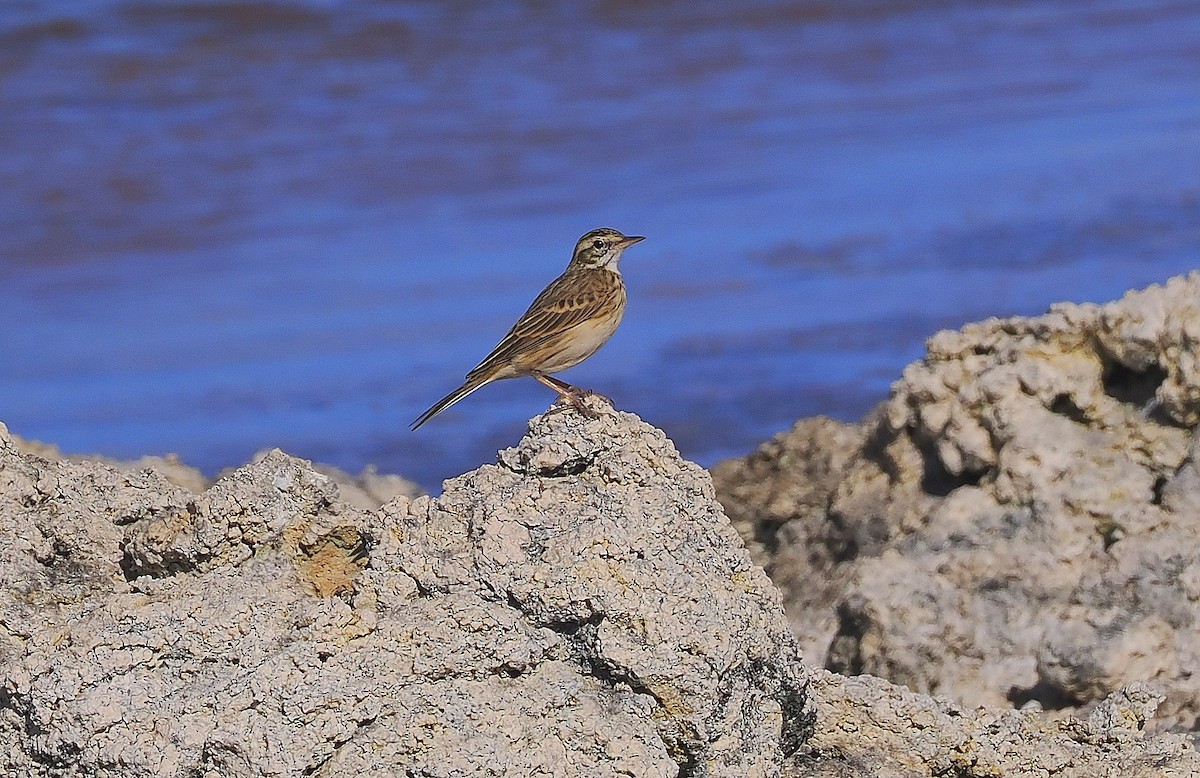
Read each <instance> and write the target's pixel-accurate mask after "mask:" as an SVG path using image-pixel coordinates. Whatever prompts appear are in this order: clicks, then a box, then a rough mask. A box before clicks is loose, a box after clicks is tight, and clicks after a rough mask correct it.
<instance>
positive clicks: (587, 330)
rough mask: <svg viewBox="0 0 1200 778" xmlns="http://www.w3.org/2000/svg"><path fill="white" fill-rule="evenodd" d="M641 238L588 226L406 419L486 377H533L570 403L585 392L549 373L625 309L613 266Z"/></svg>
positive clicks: (585, 350)
mask: <svg viewBox="0 0 1200 778" xmlns="http://www.w3.org/2000/svg"><path fill="white" fill-rule="evenodd" d="M640 240H642V238H641V237H638V236H634V237H626V236H624V235H622V234H621V233H619V232H617V231H616V230H613V229H609V228H601V229H598V230H592V231H591V232H589V233H587V234H586V235H584V236H583V237H582V238H580V239H579V242H578V243H576V244H575V251H574V253H573V254H572V257H571V263H570V264H569V265H567V269H566V270H565V271H564V272H563V274H562V275H561V276H559V277H558V278H556V279H555V280H554V281H552V282H551V283H550V285H549V286H547V287H546V288H545V290H543V291H542V293H541V294H539V295H538V296H537V299H536V300H534V301H533V304H532V305H530V306H529V310H527V311H525V313H524V314H522V316H521V318H520V319H518V320H517V323H516V324H514V325H513V327H512V329H511V330H509V331H508V334H507V335H505V336H504V338H503V339H502V340H501V341H500V342H499V343H498V344H496V347H495V348H494V349H492V352H491V353H490V354H488V355H487V356H486V357H484V359H483V361H482V362H480V363H479V364H478V365H477V366H476V367H475V368H474V369H472V370H471V372H469V373H467V380H466V381H465V382H464V383H463V385H462V386H460V387H458V388H457V389H455V390H454V391H453V392H451V393H450V394H448V395H446V396H445V397H443V398H442V399H441V400H439V401H438V402H436V403H434V405H433V406H432V407H431V408H429V410H427V411H425V412H424V413H422V414H421V415H420V416H418V417H417V419H416V420H415V421H414V422H413V423H412V428H413V429H414V430H415V429H417V428H418V427H420V426H421V425H422V424H424V423H425V422H427V421H429V420H430V419H432V418H433V417H434V416H436V415H438V414H439V413H441V412H442V411H444V410H446V409H447V408H449V407H450V406H451V405H454V404H455V403H456V402H458V401H459V400H461V399H463V398H464V397H466V396H467V395H469V394H471V393H472V392H474V391H475V390H476V389H479V388H480V387H482V386H485V385H487V384H489V383H491V382H492V381H499V380H501V379H504V378H516V377H517V376H526V375H527V376H533V377H534V378H536V379H537V380H539V381H541V382H542V383H543V384H545V385H546V386H548V387H550V388H551V389H553V390H554V391H555V392H558V394H559V398H560V399H563V400H566V401H568V402H570V403H572V404H573V405H575V406H576V407H581V406H580V405H579V401H580V398H581V397H582V396H583V395H584V394H585V393H584V392H582V391H581V390H579V389H577V388H576V387H574V386H571V385H570V384H568V383H564V382H562V381H559V380H557V379H554V378H551V377H550V375H551V374H552V373H557V372H559V371H560V370H566V369H567V368H569V367H574V366H575V365H578V364H579V363H580V362H582V361H583V360H585V359H587V358H588V357H590V356H591V355H592V354H594V353H596V351H597V350H598V349H599V348H600V347H601V346H603V345H604V344H605V343H606V342H607V341H608V339H609V338H610V337H612V334H613V333H614V332H616V329H617V325H618V324H620V323H621V317H622V316H623V315H624V313H625V283H624V282H623V281H622V280H621V273H620V271H619V270H618V269H617V262H618V260H620V258H621V253H622V252H623V251H624V250H625V249H627V248H629V247H630V246H632V245H633V244H634V243H637V242H638V241H640Z"/></svg>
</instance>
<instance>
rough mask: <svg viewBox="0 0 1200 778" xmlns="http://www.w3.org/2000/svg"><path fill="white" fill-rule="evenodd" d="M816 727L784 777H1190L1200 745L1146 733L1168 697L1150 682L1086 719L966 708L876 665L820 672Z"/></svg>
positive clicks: (814, 689) (815, 684) (813, 689)
mask: <svg viewBox="0 0 1200 778" xmlns="http://www.w3.org/2000/svg"><path fill="white" fill-rule="evenodd" d="M809 688H810V696H811V699H812V701H813V704H814V706H815V708H816V712H817V729H816V732H815V734H814V735H813V737H812V738H811V739H810V740H808V741H807V742H806V743H805V744H804V746H803V747H802V748H801V750H800V751H799V752H798V753H797V754H796V755H795V756H794V757H793V759H792V760H790V761H789V763H788V765H787V768H786V769H785V771H784V775H785V776H786V778H918V777H919V778H928V777H929V776H942V775H954V776H970V777H971V778H984V777H985V776H1004V778H1044V777H1045V776H1056V778H1185V776H1192V775H1196V774H1198V772H1200V755H1198V754H1197V753H1196V752H1195V750H1193V747H1192V744H1191V741H1190V740H1189V739H1188V738H1187V737H1186V736H1184V735H1160V736H1158V737H1146V736H1145V733H1144V726H1145V724H1146V721H1147V719H1148V718H1149V717H1150V716H1151V715H1153V713H1154V710H1155V708H1156V707H1157V705H1158V704H1159V703H1160V702H1161V701H1162V699H1163V697H1162V695H1161V694H1159V693H1157V692H1155V691H1154V690H1153V689H1152V688H1150V687H1147V686H1146V685H1145V684H1133V685H1131V686H1129V687H1127V688H1125V689H1122V690H1120V691H1118V692H1117V693H1114V694H1113V695H1112V696H1111V697H1109V698H1108V699H1106V700H1105V701H1104V702H1103V703H1102V704H1101V705H1099V706H1098V707H1097V708H1096V710H1095V711H1094V712H1093V713H1092V715H1091V716H1089V717H1088V719H1087V720H1086V721H1078V720H1075V719H1064V720H1061V721H1051V720H1048V719H1046V718H1045V717H1043V716H1040V715H1038V713H1037V712H1035V711H1017V710H1011V709H1010V710H989V709H986V708H980V709H977V710H973V711H967V710H964V709H962V708H960V707H959V706H958V705H956V704H955V703H952V702H950V701H949V700H947V699H945V698H943V697H927V696H925V695H921V694H915V693H913V692H910V691H908V690H906V689H903V688H901V687H898V686H893V685H892V684H889V683H887V682H886V681H883V680H881V679H879V678H875V677H872V676H869V675H862V676H856V677H852V678H847V677H845V676H841V675H835V674H833V673H828V672H816V673H814V674H813V678H812V683H811V684H810V686H809Z"/></svg>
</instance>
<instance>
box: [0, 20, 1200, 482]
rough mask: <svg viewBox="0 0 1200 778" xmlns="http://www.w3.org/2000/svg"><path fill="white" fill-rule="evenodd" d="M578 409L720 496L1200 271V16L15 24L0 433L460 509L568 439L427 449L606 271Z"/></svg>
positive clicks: (535, 396) (509, 385)
mask: <svg viewBox="0 0 1200 778" xmlns="http://www.w3.org/2000/svg"><path fill="white" fill-rule="evenodd" d="M602 225H608V226H613V227H616V228H618V229H620V230H622V231H624V232H627V233H630V234H641V235H646V236H648V239H647V240H646V241H645V242H644V243H642V244H639V245H638V246H636V247H635V248H633V249H631V250H630V251H629V252H627V254H626V255H625V259H624V261H623V269H624V273H625V277H626V280H627V283H628V286H629V290H630V305H629V310H628V313H627V316H626V319H625V323H624V324H623V326H622V328H621V330H620V331H619V332H618V333H617V335H616V337H615V338H614V339H613V341H612V342H611V343H610V344H609V345H608V346H607V347H605V348H604V349H603V350H602V351H600V353H599V354H598V355H597V356H595V357H594V358H593V359H592V360H590V361H589V362H587V363H585V364H584V365H582V366H580V367H579V368H576V369H575V370H573V371H570V372H568V373H565V374H563V377H564V378H566V379H567V380H570V381H572V382H573V383H577V384H580V385H582V386H586V387H590V388H593V389H596V390H598V391H600V392H602V393H604V394H607V395H609V396H611V397H613V398H614V399H615V400H616V402H617V404H618V406H619V407H621V408H624V409H627V410H630V411H634V412H636V413H638V414H640V415H641V416H643V417H644V418H646V419H647V420H649V421H651V422H653V423H654V424H657V425H659V426H661V427H663V428H664V429H665V430H666V431H667V432H668V434H670V435H671V436H672V437H673V439H674V440H675V441H676V442H677V443H678V445H679V446H680V448H681V449H682V451H683V453H684V454H685V455H687V456H689V457H692V458H695V459H697V460H698V461H700V462H701V463H703V464H706V465H707V464H711V463H713V462H714V461H716V460H717V459H719V458H722V457H725V456H731V455H737V454H741V453H744V452H746V451H747V450H749V448H751V447H752V446H753V445H754V444H755V443H757V442H759V441H761V440H763V439H765V438H766V437H768V436H769V435H770V434H772V433H774V432H776V431H778V430H780V429H783V428H785V427H786V426H788V425H789V424H790V423H791V422H792V421H794V420H795V419H797V418H798V417H801V416H807V415H813V414H818V413H823V414H829V415H832V416H835V417H839V418H843V419H856V418H858V417H859V416H861V415H862V414H863V413H864V412H865V411H866V410H868V409H869V408H870V407H871V406H872V405H873V404H875V403H876V402H878V401H879V400H881V399H882V398H883V397H884V396H885V395H886V392H887V389H888V386H889V384H890V382H891V381H893V380H894V379H895V378H897V377H898V375H899V372H900V370H901V368H902V367H903V365H904V364H905V363H907V362H908V361H911V360H913V359H915V358H918V357H919V356H920V354H921V350H922V342H923V340H924V339H925V338H926V337H927V336H929V335H930V334H932V333H933V332H934V331H936V330H938V329H939V328H944V327H956V326H958V325H961V324H962V323H964V322H967V321H970V320H975V319H980V318H983V317H986V316H990V315H1000V316H1004V315H1013V314H1037V313H1040V312H1042V311H1044V310H1045V309H1046V307H1047V306H1048V305H1049V304H1050V303H1052V302H1054V301H1057V300H1076V301H1089V300H1090V301H1104V300H1108V299H1111V298H1114V297H1117V296H1119V295H1120V294H1121V293H1123V292H1124V291H1125V290H1127V289H1129V288H1131V287H1137V286H1141V285H1145V284H1147V283H1150V282H1154V281H1159V280H1164V279H1166V278H1167V277H1168V276H1170V275H1172V274H1175V273H1179V272H1183V271H1185V270H1187V269H1189V268H1191V267H1193V266H1195V265H1196V263H1197V260H1198V258H1200V251H1198V249H1200V3H1196V2H1168V1H1166V0H1162V1H1154V0H1148V1H1145V2H1139V1H1136V0H1100V1H1098V2H1032V1H1031V2H1021V1H1020V0H1008V1H1007V2H946V1H939V0H905V1H902V2H896V1H895V0H847V1H846V2H828V1H822V2H799V3H786V2H774V1H772V0H750V2H739V3H730V2H726V1H725V0H721V1H720V2H665V3H655V4H649V3H641V2H633V1H632V0H623V1H615V2H592V3H584V2H578V3H546V2H526V3H512V2H476V3H462V2H430V3H416V2H383V0H360V1H359V2H335V1H334V0H293V1H291V2H282V1H279V2H272V1H270V0H182V1H176V0H75V1H74V2H70V3H64V2H58V0H4V1H3V2H0V420H3V421H4V422H6V423H7V424H8V425H9V426H10V428H11V429H12V430H13V431H14V432H16V433H18V434H20V435H23V436H26V437H32V438H37V439H42V440H46V441H50V442H54V443H57V444H59V445H60V446H61V447H62V448H63V449H64V450H68V451H75V452H98V453H104V454H109V455H112V456H118V457H135V456H139V455H142V454H146V453H165V452H170V451H173V452H178V453H179V454H180V455H181V457H182V458H183V459H184V460H185V461H187V462H189V463H191V464H195V465H197V466H199V467H201V468H202V469H204V470H205V471H207V472H209V473H214V472H216V471H218V470H220V469H221V468H223V467H227V466H230V465H236V464H240V463H242V462H244V461H245V460H247V458H248V457H250V456H251V454H252V453H253V452H255V451H256V450H258V449H260V448H263V447H266V446H275V445H278V446H281V447H283V448H284V449H285V450H287V451H289V452H290V453H293V454H296V455H299V456H304V457H308V458H312V459H315V460H320V461H324V462H330V463H333V464H336V465H339V466H341V467H344V468H346V469H349V470H352V471H358V470H359V469H361V468H362V467H363V466H364V465H367V464H373V465H376V466H377V467H378V468H379V469H380V470H381V471H385V472H399V473H402V474H405V475H408V476H410V477H414V478H416V479H418V480H419V481H421V482H422V483H423V484H424V485H425V486H426V487H428V488H431V489H434V490H437V489H438V488H439V486H438V485H439V482H440V480H441V479H443V478H446V477H449V476H452V475H455V474H457V473H459V472H462V471H464V470H466V469H468V468H471V467H474V466H476V465H478V464H479V463H481V462H485V461H491V460H492V458H493V456H494V453H495V450H496V449H497V448H500V447H503V446H507V445H512V444H514V443H515V442H516V440H517V439H518V438H519V436H520V434H521V433H522V431H523V429H524V425H525V421H526V419H527V418H528V417H529V416H531V415H533V414H534V413H536V412H539V411H541V410H543V409H545V407H546V406H547V405H548V404H549V402H550V401H551V400H552V399H553V398H552V395H551V394H550V393H549V392H548V391H547V390H546V389H545V388H544V387H541V386H540V385H538V384H537V383H536V382H534V381H509V382H502V383H500V384H496V385H493V386H491V387H487V388H485V389H484V390H482V391H480V392H478V393H477V394H475V395H473V396H472V397H471V398H470V399H468V400H467V401H465V402H463V403H461V404H460V405H458V406H456V407H455V408H454V409H452V410H451V411H449V412H447V413H445V414H444V415H443V416H441V417H439V418H437V419H436V420H435V421H433V422H431V423H430V424H428V425H427V426H426V427H424V428H422V429H421V430H420V431H419V432H417V433H412V432H410V431H409V430H408V423H409V422H410V421H411V420H412V418H413V417H414V416H416V415H417V414H418V413H419V412H420V411H422V410H423V409H424V408H425V407H426V406H428V405H430V404H431V403H433V401H435V400H436V399H438V398H439V397H440V396H441V395H442V394H444V393H446V392H448V391H449V390H450V389H452V388H454V387H455V386H457V384H458V383H459V381H460V379H461V377H462V375H463V374H464V373H465V372H466V370H467V369H468V368H470V367H471V366H473V365H474V364H475V363H476V362H477V361H478V360H479V359H480V358H481V357H482V356H483V355H484V354H485V353H486V352H487V351H488V350H489V349H490V348H491V346H492V345H493V344H494V343H495V342H496V340H497V339H498V338H499V337H500V336H501V335H502V334H503V333H504V331H505V330H506V329H507V327H508V326H509V325H510V324H511V323H512V322H513V321H514V320H515V317H516V316H517V315H518V314H520V313H521V312H522V311H523V310H524V309H525V307H526V305H527V304H528V303H529V302H530V301H531V300H532V298H533V297H534V295H535V294H536V293H537V292H538V291H539V290H540V289H541V288H542V286H543V285H544V284H545V283H547V282H548V281H550V280H551V279H552V278H553V277H554V276H555V275H557V274H558V273H559V272H560V271H561V270H562V268H563V267H564V266H565V265H566V262H567V260H568V259H569V253H570V249H571V247H572V245H573V244H574V242H575V240H576V238H577V237H578V236H579V235H580V234H582V233H583V232H585V231H586V230H588V229H591V228H593V227H597V226H602Z"/></svg>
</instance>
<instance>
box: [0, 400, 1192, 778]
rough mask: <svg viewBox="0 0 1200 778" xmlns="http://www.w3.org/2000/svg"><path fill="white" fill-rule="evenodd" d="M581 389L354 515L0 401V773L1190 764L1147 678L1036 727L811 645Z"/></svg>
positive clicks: (670, 458)
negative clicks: (166, 462)
mask: <svg viewBox="0 0 1200 778" xmlns="http://www.w3.org/2000/svg"><path fill="white" fill-rule="evenodd" d="M591 403H592V405H591V407H592V410H594V411H595V412H596V417H595V418H586V417H584V416H581V415H579V414H577V413H573V412H551V413H548V414H546V415H544V416H541V417H539V418H536V419H534V420H533V421H532V422H531V423H530V432H529V435H527V436H526V437H525V438H524V439H523V440H522V441H521V442H520V443H519V444H518V445H517V446H515V447H513V448H510V449H507V450H505V451H502V452H500V455H499V457H498V462H497V464H495V465H486V466H484V467H481V468H479V469H478V470H475V471H473V472H471V473H467V474H465V475H463V476H461V477H459V478H456V479H452V480H451V481H448V482H447V483H446V485H445V491H444V493H443V495H442V496H441V497H438V498H431V497H419V498H416V499H409V498H408V497H405V496H398V497H396V498H394V499H393V500H391V501H390V502H388V503H387V504H385V505H384V506H382V507H381V508H380V509H378V510H364V509H362V508H359V507H356V506H354V505H350V504H348V503H346V502H345V501H344V500H343V499H342V497H341V495H340V493H339V487H338V484H337V483H336V482H335V481H334V479H331V478H330V477H329V476H327V475H325V474H323V473H321V472H319V471H318V470H317V469H315V468H314V467H313V466H312V465H310V464H309V463H308V462H305V461H303V460H299V459H295V458H292V457H289V456H288V455H286V454H284V453H283V452H280V451H271V452H268V453H267V454H266V455H264V456H263V457H262V458H260V459H259V460H258V461H256V462H254V463H252V464H249V465H247V466H245V467H243V468H239V469H238V470H236V471H233V472H232V473H229V474H227V475H226V476H225V477H223V478H221V479H220V480H218V481H217V483H215V484H213V485H212V486H211V487H209V488H208V489H207V490H205V491H203V492H202V493H200V494H195V493H192V492H190V491H188V490H185V489H181V488H179V487H176V486H174V485H173V484H171V483H170V482H169V481H167V480H166V478H165V477H164V476H163V475H162V474H161V473H158V472H156V471H153V470H147V471H142V472H137V473H124V472H120V471H118V470H115V469H113V468H111V467H109V466H107V465H104V464H102V463H97V462H73V461H65V460H59V461H47V460H45V459H43V458H40V457H38V456H34V455H30V454H26V453H23V452H21V451H18V450H17V449H16V447H15V446H14V445H13V444H12V441H11V438H9V436H8V435H7V431H6V430H4V428H3V426H2V425H0V775H6V776H7V775H13V776H23V777H24V776H29V777H30V778H51V777H54V778H58V777H59V776H75V775H86V776H95V777H96V778H133V776H139V777H141V776H167V777H174V776H180V777H182V776H187V777H188V778H192V777H194V776H203V777H204V778H218V777H220V778H227V777H232V778H238V777H240V776H301V775H310V776H317V777H318V778H343V777H346V778H350V777H353V778H358V776H363V775H406V776H414V777H424V778H433V777H434V776H439V777H442V776H445V777H447V778H449V777H457V776H476V775H484V776H514V777H515V776H521V777H522V778H524V777H525V776H589V777H590V776H614V777H615V776H638V777H639V778H640V777H642V776H663V778H668V777H669V778H676V777H677V776H679V777H682V778H710V777H717V776H738V777H739V778H741V777H742V776H756V777H757V776H762V777H763V778H774V776H779V775H786V776H801V775H803V776H810V775H815V776H863V778H866V777H867V776H871V777H872V778H875V777H876V776H900V775H904V776H909V775H921V776H932V775H958V776H964V777H972V776H977V777H978V778H983V776H996V775H1004V776H1013V777H1015V778H1025V777H1026V776H1028V778H1034V776H1039V777H1041V776H1045V775H1048V774H1056V775H1064V776H1072V777H1077V778H1084V776H1088V778H1107V776H1112V778H1118V776H1119V777H1120V778H1127V777H1128V776H1142V775H1145V776H1147V777H1148V776H1150V775H1155V776H1170V775H1179V776H1184V775H1194V774H1197V772H1200V761H1198V758H1197V754H1196V753H1195V752H1194V751H1193V750H1192V749H1191V747H1190V744H1189V743H1188V741H1187V740H1186V739H1184V738H1182V737H1180V736H1175V735H1159V736H1147V735H1145V734H1144V732H1143V730H1144V728H1145V727H1146V726H1147V724H1146V722H1147V721H1148V720H1149V719H1150V716H1151V715H1152V714H1153V713H1154V711H1155V707H1156V706H1157V705H1158V703H1159V702H1160V700H1161V696H1160V695H1158V694H1157V693H1156V692H1155V691H1154V690H1153V689H1151V688H1149V687H1144V686H1131V687H1127V688H1125V689H1123V690H1121V691H1120V692H1118V694H1117V696H1115V697H1111V698H1109V700H1108V701H1107V702H1106V703H1104V704H1103V705H1101V706H1100V707H1098V708H1097V709H1096V710H1095V711H1094V712H1093V713H1092V714H1091V716H1090V717H1089V718H1088V719H1087V720H1085V721H1078V720H1074V719H1069V720H1066V721H1063V722H1047V721H1045V720H1043V718H1042V717H1040V716H1039V715H1037V712H1036V710H1033V709H1031V710H1027V711H1021V712H1018V711H1013V710H1005V711H1002V712H999V713H997V712H995V711H993V710H988V709H981V710H978V711H974V712H966V711H964V710H962V709H960V708H958V707H957V706H955V705H954V704H952V703H950V702H948V701H945V700H941V699H933V698H930V697H927V696H924V695H919V694H914V693H912V692H907V691H903V690H901V689H899V688H897V687H894V686H891V685H890V684H887V683H886V682H883V681H880V680H877V679H873V678H869V677H866V676H862V677H857V678H849V679H847V678H842V677H839V676H834V675H832V674H829V673H825V672H820V671H811V670H809V669H807V668H806V667H805V666H804V665H803V664H802V663H801V655H800V652H799V650H798V646H797V643H796V640H795V638H794V637H793V636H792V634H791V631H790V629H789V626H788V622H787V619H786V617H785V614H784V611H783V607H782V604H781V600H780V596H779V592H778V590H777V589H775V588H774V587H773V586H772V585H771V583H770V581H769V580H768V579H767V577H766V575H765V573H764V572H763V570H762V569H761V568H759V567H757V566H755V565H754V564H752V562H751V561H750V557H749V554H748V553H747V551H746V550H745V548H744V547H743V545H742V544H741V542H740V539H739V537H738V535H737V532H736V530H735V529H734V528H733V526H732V525H731V524H730V523H729V521H728V520H727V519H726V517H725V515H724V514H723V513H722V511H721V508H720V506H719V504H718V503H717V502H716V499H715V495H714V491H713V487H712V483H711V481H710V480H709V477H708V475H707V474H706V473H705V472H704V471H703V470H702V469H701V468H699V467H697V466H696V465H694V464H691V463H689V462H685V461H683V460H682V459H681V458H680V457H679V455H678V453H677V452H676V450H675V447H674V446H673V445H672V443H671V442H670V441H669V440H667V438H666V437H665V436H664V435H663V434H662V433H661V432H660V431H658V430H656V429H654V428H653V427H650V426H649V425H647V424H645V423H643V422H642V421H640V420H639V419H637V418H636V417H635V416H632V415H630V414H626V413H618V412H615V411H613V410H611V409H609V408H607V407H606V406H604V405H603V404H602V403H601V401H599V400H593V401H591ZM1068 648H1069V646H1068ZM1063 655H1064V656H1065V655H1066V653H1065V652H1064V654H1063ZM1055 656H1058V655H1057V654H1056V655H1055ZM814 672H815V675H814ZM1035 707H1036V706H1035ZM1148 766H1153V769H1157V770H1158V771H1159V772H1148V770H1150V769H1151V768H1150V767H1148Z"/></svg>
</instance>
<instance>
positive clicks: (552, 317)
mask: <svg viewBox="0 0 1200 778" xmlns="http://www.w3.org/2000/svg"><path fill="white" fill-rule="evenodd" d="M620 285H621V280H620V277H619V276H617V275H616V274H615V273H612V272H610V271H608V270H598V271H596V270H594V271H588V272H586V273H582V274H576V273H570V272H568V273H564V274H562V275H561V276H559V277H558V278H556V279H555V280H554V281H552V282H551V283H550V285H549V286H547V287H546V288H545V289H544V290H542V293H541V294H539V295H538V296H537V299H536V300H534V301H533V304H532V305H530V306H529V310H527V311H525V313H523V314H521V318H520V319H517V323H516V324H514V325H513V327H512V329H511V330H509V331H508V334H507V335H505V336H504V339H503V340H501V341H500V342H499V343H497V344H496V347H495V348H494V349H492V353H490V354H488V355H487V356H486V357H484V359H483V361H482V362H480V363H479V364H478V365H477V366H476V367H475V368H474V369H473V370H471V372H469V373H467V379H468V380H470V379H472V378H475V377H478V376H480V375H483V374H484V373H487V372H489V371H491V370H493V369H495V368H496V367H498V366H500V365H505V364H509V363H511V362H512V361H513V360H514V359H516V358H517V357H518V356H519V355H521V354H523V353H526V352H528V351H530V350H532V349H535V348H538V347H539V346H541V345H543V344H545V343H546V342H547V341H549V340H552V339H554V338H556V337H558V336H560V335H561V334H562V333H563V332H565V331H566V330H569V329H570V328H572V327H574V326H576V325H579V324H582V323H584V322H586V321H589V320H591V319H593V318H595V317H597V316H599V315H601V314H603V313H604V312H605V310H606V309H607V307H608V305H610V302H611V299H612V297H613V295H616V294H620Z"/></svg>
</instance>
